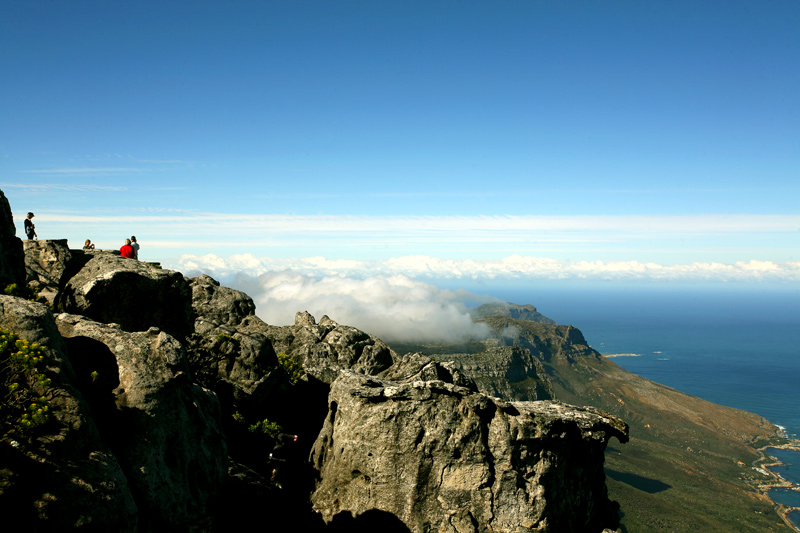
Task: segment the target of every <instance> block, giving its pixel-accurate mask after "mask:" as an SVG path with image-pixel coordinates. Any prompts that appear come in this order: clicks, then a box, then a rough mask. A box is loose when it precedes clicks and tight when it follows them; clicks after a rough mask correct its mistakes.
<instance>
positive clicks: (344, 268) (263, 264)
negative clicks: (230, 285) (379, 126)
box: [178, 254, 800, 282]
mask: <svg viewBox="0 0 800 533" xmlns="http://www.w3.org/2000/svg"><path fill="white" fill-rule="evenodd" d="M178 268H180V269H182V270H184V271H188V272H191V271H194V272H206V273H209V274H211V275H212V276H215V277H222V278H229V277H231V276H234V275H236V274H237V273H241V272H244V273H247V274H250V275H261V274H264V273H267V272H271V271H276V270H290V271H292V272H296V273H300V274H304V275H307V276H347V277H357V278H367V277H371V276H376V275H378V276H395V275H402V276H408V277H411V278H427V279H443V278H444V279H533V280H555V279H566V280H569V279H571V280H617V281H632V280H637V281H638V280H652V281H718V282H727V281H743V282H753V281H775V282H797V281H800V262H798V261H784V262H775V261H756V260H752V261H737V262H735V263H732V264H726V263H718V262H694V263H688V264H679V265H662V264H658V263H654V262H640V261H574V262H573V261H562V260H557V259H551V258H547V257H531V256H521V255H510V256H508V257H505V258H503V259H500V260H474V259H465V260H455V259H442V258H438V257H431V256H425V255H413V256H403V257H396V258H391V259H387V260H377V261H355V260H328V259H325V258H324V257H307V258H291V259H275V258H270V257H256V256H255V255H252V254H238V255H232V256H230V257H228V258H222V257H220V256H218V255H215V254H208V255H203V256H195V255H183V256H181V258H180V260H179V266H178Z"/></svg>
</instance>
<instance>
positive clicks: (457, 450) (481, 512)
mask: <svg viewBox="0 0 800 533" xmlns="http://www.w3.org/2000/svg"><path fill="white" fill-rule="evenodd" d="M328 402H329V412H328V417H327V419H326V421H325V425H324V427H323V429H322V431H321V432H320V434H319V437H318V438H317V440H316V442H315V443H314V448H313V451H312V454H311V460H312V463H313V464H314V466H315V468H316V469H317V470H318V472H319V481H318V484H317V487H316V490H315V491H314V493H313V494H312V497H311V500H312V504H313V506H314V509H315V510H316V511H317V512H319V513H320V514H321V515H322V517H323V519H324V520H325V521H326V522H328V523H330V522H333V521H334V519H335V518H336V517H338V516H341V515H342V514H349V515H351V516H353V517H357V516H360V515H363V514H364V513H366V512H374V511H376V510H377V511H380V512H383V513H388V515H393V516H395V517H397V518H399V519H400V521H402V522H403V524H405V526H406V527H407V528H408V530H410V531H411V532H414V533H422V532H427V531H440V532H453V533H456V532H458V533H465V532H476V533H477V532H479V531H481V532H482V531H522V530H525V531H528V530H535V531H551V532H562V531H587V532H590V531H597V532H600V531H602V530H603V529H604V528H612V529H613V528H615V527H616V526H617V524H618V518H617V513H616V510H617V507H616V505H615V504H613V503H612V502H610V501H609V500H608V496H607V492H606V486H605V474H604V472H603V461H604V457H603V453H604V450H605V448H606V445H607V443H608V441H609V439H610V438H611V437H616V438H618V439H619V440H621V441H626V440H627V426H626V425H625V424H624V423H623V422H622V421H621V420H619V419H616V418H614V417H611V416H609V415H606V414H604V413H602V412H600V411H598V410H595V409H591V408H578V407H573V406H568V405H564V404H559V403H556V402H549V401H542V402H513V403H509V402H503V401H500V400H493V399H491V398H489V397H487V396H485V395H483V394H479V393H475V392H474V391H473V390H471V389H470V388H468V387H462V386H459V385H455V384H453V383H448V382H445V381H441V380H432V381H407V382H393V381H387V380H383V379H380V378H377V377H374V376H364V375H359V374H357V373H354V372H351V371H342V372H341V373H340V376H339V377H338V378H337V379H336V380H335V381H334V382H333V384H332V386H331V393H330V396H329V400H328Z"/></svg>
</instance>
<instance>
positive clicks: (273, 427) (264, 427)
mask: <svg viewBox="0 0 800 533" xmlns="http://www.w3.org/2000/svg"><path fill="white" fill-rule="evenodd" d="M247 431H249V432H250V433H263V434H264V435H266V436H268V437H270V438H273V439H274V438H276V437H277V436H278V435H280V434H281V433H282V432H283V429H282V428H281V427H280V426H279V425H278V424H276V423H275V422H270V421H269V420H267V419H266V418H265V419H264V420H262V421H261V422H256V423H255V424H250V425H249V426H248V427H247Z"/></svg>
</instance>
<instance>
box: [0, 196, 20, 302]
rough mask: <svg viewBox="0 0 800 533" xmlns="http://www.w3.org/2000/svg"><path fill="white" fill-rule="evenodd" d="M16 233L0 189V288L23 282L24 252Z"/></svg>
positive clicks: (8, 208)
mask: <svg viewBox="0 0 800 533" xmlns="http://www.w3.org/2000/svg"><path fill="white" fill-rule="evenodd" d="M16 233H17V228H16V226H14V218H13V216H12V215H11V206H10V205H9V203H8V199H7V198H6V196H5V194H3V191H0V289H2V288H4V287H5V286H6V285H8V284H10V283H16V284H17V285H20V286H21V285H24V284H25V258H24V252H23V251H22V241H21V240H20V239H19V237H17V236H16Z"/></svg>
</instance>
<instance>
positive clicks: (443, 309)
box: [176, 254, 800, 343]
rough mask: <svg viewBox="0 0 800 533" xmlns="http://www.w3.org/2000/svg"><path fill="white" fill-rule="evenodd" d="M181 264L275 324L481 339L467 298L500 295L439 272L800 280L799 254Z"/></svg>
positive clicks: (388, 336)
mask: <svg viewBox="0 0 800 533" xmlns="http://www.w3.org/2000/svg"><path fill="white" fill-rule="evenodd" d="M176 268H178V269H179V270H182V271H183V272H186V273H187V275H190V276H193V275H197V274H199V273H201V272H202V273H207V274H210V275H211V276H212V277H215V278H217V279H220V280H222V281H224V282H225V284H227V285H230V286H232V287H235V288H237V289H240V290H242V291H244V292H246V293H247V294H249V295H250V296H251V297H252V298H253V300H254V301H255V302H256V306H257V309H256V313H257V314H258V316H260V317H261V318H262V319H263V320H265V321H266V322H268V323H270V324H276V325H285V324H291V323H293V322H294V315H295V313H296V312H298V311H308V312H310V313H311V314H312V315H314V316H315V317H316V318H317V319H318V320H319V319H321V318H322V316H323V315H328V316H329V317H330V318H332V319H333V320H336V321H337V322H339V323H340V324H347V325H351V326H355V327H357V328H359V329H362V330H364V331H367V332H369V333H372V334H374V335H377V336H378V337H380V338H382V339H384V340H385V341H387V342H390V343H391V342H393V341H399V342H403V341H411V340H414V341H422V342H454V341H457V340H463V339H464V338H465V337H472V338H483V337H485V335H486V330H485V329H483V326H482V325H476V324H473V322H472V320H471V318H470V317H469V314H468V312H467V307H468V306H474V305H475V304H478V303H485V302H487V301H497V300H496V299H494V298H492V297H488V296H478V295H475V294H473V293H470V292H468V291H465V290H458V291H451V290H446V289H441V288H439V287H437V286H436V285H434V283H435V282H436V280H439V281H442V280H465V282H466V281H473V280H480V281H485V280H576V281H577V280H611V281H677V282H686V281H695V282H709V281H712V282H797V281H800V262H783V263H779V262H772V261H755V260H753V261H746V262H745V261H739V262H736V263H733V264H723V263H713V262H712V263H699V262H698V263H691V264H684V265H672V266H668V265H660V264H656V263H643V262H639V261H575V262H570V261H559V260H556V259H550V258H545V257H525V256H521V255H511V256H508V257H506V258H503V259H500V260H497V261H489V260H469V259H467V260H452V259H442V258H437V257H430V256H421V255H414V256H404V257H396V258H391V259H388V260H382V261H358V260H350V259H335V260H333V259H326V258H324V257H306V258H295V259H275V258H270V257H256V256H255V255H252V254H241V255H232V256H230V257H227V258H224V257H221V256H218V255H214V254H209V255H203V256H196V255H184V256H182V257H181V258H180V261H179V265H177V267H176Z"/></svg>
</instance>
